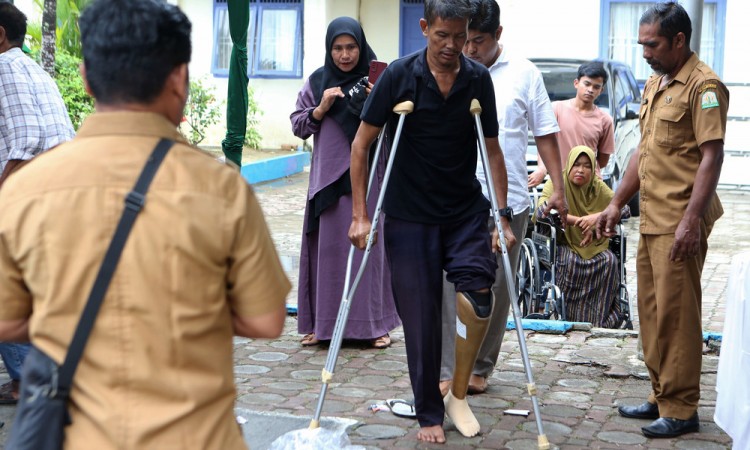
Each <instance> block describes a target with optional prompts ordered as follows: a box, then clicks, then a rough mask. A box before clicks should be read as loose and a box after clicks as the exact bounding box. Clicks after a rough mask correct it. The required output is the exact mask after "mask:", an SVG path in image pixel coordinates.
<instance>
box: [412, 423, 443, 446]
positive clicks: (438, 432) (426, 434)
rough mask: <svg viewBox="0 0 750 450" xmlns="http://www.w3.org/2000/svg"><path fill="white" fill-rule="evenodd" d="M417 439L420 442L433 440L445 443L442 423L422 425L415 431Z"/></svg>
mask: <svg viewBox="0 0 750 450" xmlns="http://www.w3.org/2000/svg"><path fill="white" fill-rule="evenodd" d="M417 439H419V440H420V441H422V442H434V443H437V444H445V432H444V431H443V427H442V425H433V426H431V427H422V428H420V429H419V432H417Z"/></svg>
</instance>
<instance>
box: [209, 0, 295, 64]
mask: <svg viewBox="0 0 750 450" xmlns="http://www.w3.org/2000/svg"><path fill="white" fill-rule="evenodd" d="M231 54H232V39H231V37H230V36H229V14H228V12H227V0H214V48H213V58H212V63H211V71H212V72H213V73H214V74H215V75H224V76H226V75H228V74H229V58H230V56H231ZM247 74H248V76H250V77H256V78H257V77H267V78H300V77H301V76H302V0H250V25H249V27H248V31H247Z"/></svg>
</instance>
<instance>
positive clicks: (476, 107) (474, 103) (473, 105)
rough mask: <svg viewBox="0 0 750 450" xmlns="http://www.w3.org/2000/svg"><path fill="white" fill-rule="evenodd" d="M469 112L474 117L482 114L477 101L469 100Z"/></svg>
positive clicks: (480, 106)
mask: <svg viewBox="0 0 750 450" xmlns="http://www.w3.org/2000/svg"><path fill="white" fill-rule="evenodd" d="M469 111H471V113H472V114H474V115H477V114H482V105H480V104H479V100H477V99H472V100H471V107H470V108H469Z"/></svg>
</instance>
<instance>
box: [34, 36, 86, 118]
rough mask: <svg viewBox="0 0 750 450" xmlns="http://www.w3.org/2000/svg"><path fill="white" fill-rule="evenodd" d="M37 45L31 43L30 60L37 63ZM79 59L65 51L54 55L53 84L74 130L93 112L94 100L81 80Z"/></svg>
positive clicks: (58, 50)
mask: <svg viewBox="0 0 750 450" xmlns="http://www.w3.org/2000/svg"><path fill="white" fill-rule="evenodd" d="M39 53H40V49H39V45H38V44H37V45H35V44H34V42H33V41H32V42H31V54H30V56H31V58H33V59H34V60H35V61H36V62H37V63H39V58H40V55H39ZM80 65H81V58H80V57H77V56H74V55H71V54H70V53H68V52H67V50H65V49H62V48H60V49H57V52H56V53H55V78H54V79H55V83H56V84H57V89H58V90H59V91H60V95H61V96H62V98H63V102H65V108H67V110H68V115H69V116H70V121H71V122H72V123H73V128H75V129H76V130H77V129H78V127H80V126H81V124H82V123H83V120H84V119H85V118H86V117H87V116H88V115H89V114H91V113H92V112H94V99H93V98H91V96H89V94H88V93H87V92H86V88H85V87H84V86H83V79H82V78H81V72H80V69H79V67H80Z"/></svg>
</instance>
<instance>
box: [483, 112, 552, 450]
mask: <svg viewBox="0 0 750 450" xmlns="http://www.w3.org/2000/svg"><path fill="white" fill-rule="evenodd" d="M470 111H471V114H472V115H474V122H475V123H476V128H477V142H478V143H479V150H480V153H481V154H482V165H483V166H484V174H485V179H486V180H487V188H488V189H489V192H490V201H491V202H492V218H493V219H494V221H495V227H496V228H497V231H498V234H499V240H500V249H501V251H502V254H503V269H504V270H503V271H504V272H505V285H506V286H507V287H508V294H509V297H510V300H511V301H510V303H511V305H512V307H513V318H514V319H515V322H516V332H517V333H518V344H519V347H520V348H521V357H522V358H523V366H524V369H526V381H527V385H526V389H527V390H528V392H529V396H531V403H532V405H533V407H534V418H535V419H536V427H537V430H538V431H539V437H538V439H537V444H538V446H539V449H541V450H547V449H549V448H550V445H549V440H548V439H547V436H545V434H544V427H543V426H542V416H541V414H540V413H539V401H538V400H537V389H536V383H534V377H533V375H532V373H531V362H530V361H529V352H528V350H527V348H526V336H525V335H524V334H523V324H522V323H521V317H522V316H521V310H520V308H519V306H518V292H517V291H516V289H514V287H515V285H516V283H515V280H513V276H512V275H511V267H510V257H509V256H508V248H507V246H506V245H505V234H504V233H503V228H502V226H501V225H500V210H499V208H498V204H497V193H496V192H495V185H494V184H493V180H492V171H491V170H490V160H489V156H488V154H487V145H486V143H485V142H484V132H483V131H482V121H481V120H480V118H479V115H480V114H481V113H482V106H481V105H480V104H479V100H477V99H474V100H472V101H471V108H470Z"/></svg>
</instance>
